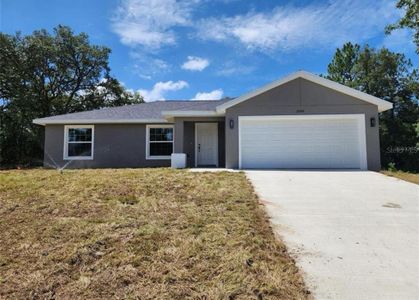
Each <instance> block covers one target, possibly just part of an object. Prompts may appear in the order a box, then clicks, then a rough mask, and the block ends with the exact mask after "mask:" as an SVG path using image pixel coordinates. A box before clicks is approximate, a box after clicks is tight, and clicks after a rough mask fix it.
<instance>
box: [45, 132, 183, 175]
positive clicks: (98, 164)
mask: <svg viewBox="0 0 419 300" xmlns="http://www.w3.org/2000/svg"><path fill="white" fill-rule="evenodd" d="M94 135H95V136H94V140H95V141H94V156H93V160H73V161H68V160H63V153H64V149H63V147H64V125H47V126H45V148H44V165H45V166H46V167H60V168H61V167H63V166H65V165H66V164H67V163H68V165H67V166H66V167H68V168H136V167H137V168H138V167H167V166H170V160H147V159H146V153H145V151H146V125H145V124H97V125H95V129H94ZM175 139H176V137H175Z"/></svg>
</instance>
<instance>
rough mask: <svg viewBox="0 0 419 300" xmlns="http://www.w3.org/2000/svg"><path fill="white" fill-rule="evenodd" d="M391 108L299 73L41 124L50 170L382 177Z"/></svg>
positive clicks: (376, 99) (39, 120) (302, 72)
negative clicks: (229, 93) (317, 172)
mask: <svg viewBox="0 0 419 300" xmlns="http://www.w3.org/2000/svg"><path fill="white" fill-rule="evenodd" d="M391 108H392V104H391V103H390V102H387V101H384V100H382V99H379V98H376V97H373V96H371V95H368V94H365V93H362V92H359V91H357V90H354V89H351V88H349V87H346V86H343V85H340V84H338V83H335V82H332V81H330V80H327V79H325V78H321V77H319V76H316V75H314V74H311V73H308V72H305V71H299V72H296V73H293V74H291V75H289V76H287V77H285V78H283V79H281V80H278V81H275V82H273V83H271V84H268V85H266V86H264V87H262V88H260V89H257V90H255V91H252V92H250V93H248V94H245V95H243V96H240V97H238V98H235V99H232V100H216V101H157V102H150V103H144V104H137V105H130V106H122V107H115V108H105V109H99V110H93V111H87V112H80V113H73V114H66V115H59V116H53V117H47V118H42V119H36V120H34V123H35V124H39V125H43V126H45V155H44V164H45V166H58V167H62V166H64V165H67V166H68V167H73V168H104V167H157V166H170V162H171V161H170V155H171V154H172V153H185V154H186V157H187V166H188V167H197V166H216V167H226V168H303V169H312V168H315V169H319V168H320V169H322V168H325V169H330V168H334V169H361V170H365V169H369V170H379V169H380V143H379V132H378V113H379V112H382V111H385V110H388V109H391Z"/></svg>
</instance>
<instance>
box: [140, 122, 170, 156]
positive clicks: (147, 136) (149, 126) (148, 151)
mask: <svg viewBox="0 0 419 300" xmlns="http://www.w3.org/2000/svg"><path fill="white" fill-rule="evenodd" d="M151 128H172V129H173V140H172V141H171V143H172V144H173V148H172V149H173V151H174V150H175V128H174V126H173V125H146V141H145V153H146V154H145V158H146V159H147V160H163V159H171V156H170V155H167V156H166V155H160V156H156V155H153V156H150V129H151ZM159 142H161V143H169V142H168V141H153V142H152V143H159ZM173 153H174V152H173Z"/></svg>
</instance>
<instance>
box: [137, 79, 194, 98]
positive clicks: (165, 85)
mask: <svg viewBox="0 0 419 300" xmlns="http://www.w3.org/2000/svg"><path fill="white" fill-rule="evenodd" d="M186 87H188V83H187V82H186V81H183V80H179V81H171V80H170V81H166V82H162V81H160V82H157V83H156V84H155V85H154V86H153V88H152V89H151V90H143V89H140V90H138V92H139V93H140V94H141V96H143V97H144V100H145V101H147V102H151V101H156V100H165V97H164V96H165V94H166V93H167V92H170V91H178V90H181V89H184V88H186Z"/></svg>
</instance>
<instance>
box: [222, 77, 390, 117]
mask: <svg viewBox="0 0 419 300" xmlns="http://www.w3.org/2000/svg"><path fill="white" fill-rule="evenodd" d="M297 78H303V79H306V80H308V81H311V82H314V83H316V84H319V85H322V86H324V87H327V88H330V89H333V90H335V91H338V92H340V93H342V94H346V95H349V96H352V97H354V98H357V99H360V100H362V101H365V102H368V103H371V104H374V105H377V106H378V111H379V112H382V111H386V110H388V109H391V108H393V104H392V103H391V102H388V101H385V100H383V99H380V98H377V97H374V96H371V95H369V94H367V93H363V92H360V91H358V90H355V89H353V88H350V87H347V86H345V85H342V84H340V83H337V82H334V81H331V80H329V79H326V78H323V77H320V76H317V75H314V74H312V73H309V72H306V71H298V72H295V73H293V74H290V75H288V76H286V77H284V78H282V79H280V80H277V81H274V82H272V83H269V84H267V85H265V86H263V87H261V88H259V89H256V90H254V91H251V92H249V93H247V94H245V95H243V96H240V97H238V98H236V99H234V100H231V101H229V102H226V103H223V104H221V105H219V106H217V112H219V113H224V112H225V110H226V109H228V108H230V107H232V106H234V105H237V104H239V103H241V102H244V101H246V100H249V99H251V98H253V97H255V96H258V95H260V94H262V93H265V92H266V91H269V90H271V89H273V88H276V87H279V86H281V85H283V84H285V83H287V82H290V81H292V80H294V79H297Z"/></svg>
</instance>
